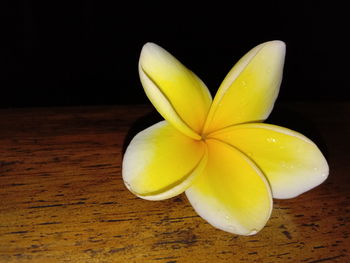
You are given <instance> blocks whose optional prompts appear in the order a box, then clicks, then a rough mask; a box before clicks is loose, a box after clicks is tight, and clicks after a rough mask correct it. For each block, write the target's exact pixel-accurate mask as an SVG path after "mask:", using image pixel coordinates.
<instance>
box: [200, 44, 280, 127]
mask: <svg viewBox="0 0 350 263" xmlns="http://www.w3.org/2000/svg"><path fill="white" fill-rule="evenodd" d="M284 57H285V44H284V43H283V42H281V41H270V42H266V43H263V44H261V45H259V46H257V47H255V48H253V49H252V50H251V51H249V52H248V53H247V54H246V55H245V56H243V57H242V58H241V59H240V60H239V61H238V63H237V64H236V65H235V66H234V67H233V68H232V69H231V71H230V72H229V73H228V75H227V76H226V78H225V79H224V81H223V82H222V84H221V86H220V88H219V90H218V92H217V94H216V96H215V98H214V101H213V105H212V106H211V108H210V112H209V115H208V119H207V121H206V124H205V128H204V133H206V134H208V133H210V132H213V131H215V130H219V129H221V128H224V127H228V126H230V125H233V124H238V123H245V122H253V121H261V120H265V119H266V118H267V117H268V116H269V114H270V112H271V110H272V108H273V105H274V102H275V100H276V98H277V95H278V92H279V86H280V84H281V80H282V72H283V64H284Z"/></svg>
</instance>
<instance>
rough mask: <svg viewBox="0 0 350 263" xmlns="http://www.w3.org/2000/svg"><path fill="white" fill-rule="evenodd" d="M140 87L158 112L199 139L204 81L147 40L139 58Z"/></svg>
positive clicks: (206, 96) (206, 103)
mask: <svg viewBox="0 0 350 263" xmlns="http://www.w3.org/2000/svg"><path fill="white" fill-rule="evenodd" d="M139 73H140V79H141V82H142V85H143V87H144V90H145V92H146V94H147V96H148V98H149V99H150V101H151V102H152V103H153V105H154V106H155V107H156V108H157V110H158V112H159V113H160V114H161V115H162V116H163V117H164V118H165V119H166V120H167V121H169V122H170V123H171V124H172V125H174V126H175V127H176V128H177V129H178V130H180V131H181V132H183V133H184V134H186V135H188V136H190V137H192V138H195V139H200V136H199V135H198V134H199V133H200V132H201V131H202V128H203V125H204V122H205V119H206V116H207V113H208V111H209V107H210V105H211V95H210V93H209V91H208V89H207V87H206V86H205V84H204V83H203V82H202V81H201V80H200V79H199V78H198V77H197V76H196V75H195V74H194V73H193V72H191V71H190V70H188V69H187V68H186V67H185V66H184V65H182V64H181V63H180V62H179V61H178V60H177V59H176V58H174V57H173V56H172V55H171V54H170V53H168V52H167V51H166V50H164V49H163V48H161V47H160V46H158V45H156V44H153V43H147V44H146V45H145V46H144V47H143V49H142V51H141V56H140V62H139Z"/></svg>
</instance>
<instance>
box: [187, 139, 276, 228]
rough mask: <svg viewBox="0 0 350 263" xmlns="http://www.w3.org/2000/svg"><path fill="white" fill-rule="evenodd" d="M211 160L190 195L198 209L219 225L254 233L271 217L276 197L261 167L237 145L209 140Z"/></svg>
mask: <svg viewBox="0 0 350 263" xmlns="http://www.w3.org/2000/svg"><path fill="white" fill-rule="evenodd" d="M207 145H208V163H207V167H206V169H205V171H204V172H203V174H202V175H201V176H198V177H197V178H196V179H195V181H194V183H193V185H191V187H190V188H188V189H187V190H186V195H187V197H188V199H189V201H190V202H191V204H192V206H193V207H194V209H195V210H196V211H197V213H198V214H199V215H200V216H201V217H202V218H204V219H205V220H207V221H208V222H209V223H210V224H212V225H213V226H215V227H216V228H219V229H222V230H224V231H227V232H230V233H235V234H240V235H252V234H255V233H257V232H258V231H259V230H260V229H261V228H262V227H263V226H264V225H265V224H266V221H267V220H268V219H269V217H270V213H271V209H272V197H271V192H270V187H269V185H268V183H267V180H266V179H265V177H264V175H263V174H262V173H261V171H260V170H259V169H258V168H257V167H256V166H255V164H254V163H253V162H251V161H250V160H249V158H247V157H246V156H245V155H244V154H242V153H240V152H239V151H238V150H236V149H235V148H234V147H231V146H229V145H227V144H224V143H222V142H220V141H216V140H208V141H207Z"/></svg>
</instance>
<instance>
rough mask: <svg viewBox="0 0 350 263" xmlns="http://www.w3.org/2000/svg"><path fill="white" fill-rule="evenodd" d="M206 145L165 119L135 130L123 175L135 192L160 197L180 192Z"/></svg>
mask: <svg viewBox="0 0 350 263" xmlns="http://www.w3.org/2000/svg"><path fill="white" fill-rule="evenodd" d="M206 157H207V154H206V146H205V144H204V143H203V142H201V141H197V140H194V139H191V138H189V137H187V136H185V135H184V134H182V133H180V132H179V131H177V130H176V129H175V128H174V127H173V126H171V125H170V124H169V123H168V122H167V121H162V122H159V123H157V124H155V125H153V126H151V127H149V128H148V129H146V130H144V131H142V132H140V133H138V134H137V135H136V136H135V137H134V138H133V140H132V141H131V142H130V144H129V146H128V148H127V150H126V152H125V155H124V159H123V170H122V174H123V179H124V182H125V185H126V186H127V187H128V189H129V190H130V191H131V192H133V193H134V194H135V195H137V196H139V197H141V198H144V199H148V200H161V199H166V198H170V197H173V196H175V195H178V194H180V193H182V192H183V191H184V190H185V189H186V188H187V187H188V186H189V184H190V183H191V182H192V180H193V179H194V178H195V177H196V175H198V174H200V173H201V171H202V169H203V167H204V166H205V163H206Z"/></svg>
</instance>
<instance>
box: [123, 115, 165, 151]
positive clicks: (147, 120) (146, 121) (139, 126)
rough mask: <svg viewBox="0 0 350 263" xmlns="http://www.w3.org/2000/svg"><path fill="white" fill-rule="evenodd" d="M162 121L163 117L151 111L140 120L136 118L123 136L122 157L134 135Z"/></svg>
mask: <svg viewBox="0 0 350 263" xmlns="http://www.w3.org/2000/svg"><path fill="white" fill-rule="evenodd" d="M162 120H164V119H163V117H162V116H161V115H160V114H159V113H158V112H157V111H156V110H154V111H152V112H150V113H148V114H146V115H144V116H142V117H140V118H138V119H137V120H136V121H135V122H134V123H133V124H132V125H131V128H130V130H129V131H128V133H127V134H126V136H125V139H124V142H123V148H122V150H123V152H122V153H123V155H124V153H125V151H126V148H127V147H128V145H129V143H130V142H131V140H132V139H133V138H134V137H135V135H136V134H138V133H139V132H140V131H142V130H144V129H147V128H148V127H150V126H152V125H153V124H155V123H157V122H160V121H162Z"/></svg>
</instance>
